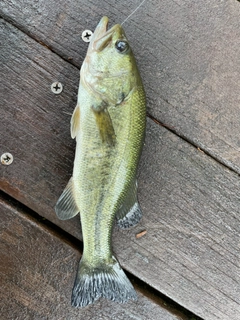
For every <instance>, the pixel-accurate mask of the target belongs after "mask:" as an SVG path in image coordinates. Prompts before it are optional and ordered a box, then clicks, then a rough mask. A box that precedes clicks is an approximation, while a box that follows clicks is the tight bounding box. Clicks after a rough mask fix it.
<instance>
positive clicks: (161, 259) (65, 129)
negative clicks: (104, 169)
mask: <svg viewBox="0 0 240 320" xmlns="http://www.w3.org/2000/svg"><path fill="white" fill-rule="evenodd" d="M2 30H3V35H4V37H5V39H6V40H5V46H4V50H2V52H1V54H2V55H3V59H4V62H5V64H4V67H5V86H4V90H5V95H4V97H5V102H6V104H5V105H4V108H3V119H4V122H3V123H4V128H6V130H3V136H2V143H3V145H2V146H1V153H2V152H3V151H10V152H12V154H13V155H14V162H13V163H12V164H11V165H10V166H8V167H3V166H2V167H1V171H2V172H3V174H2V177H1V189H2V190H4V191H5V192H7V193H8V194H10V195H12V196H13V197H15V198H16V199H18V200H20V201H21V202H23V203H24V204H26V205H27V206H29V207H30V208H32V209H33V210H35V211H36V212H38V213H39V214H40V215H42V216H43V217H46V218H47V219H49V220H50V221H52V222H54V223H55V224H57V225H58V226H60V227H61V228H63V229H64V230H66V231H67V232H69V233H71V234H72V235H74V236H75V237H81V236H80V226H79V218H78V217H77V218H76V219H72V220H70V221H65V222H62V221H59V220H58V219H56V217H55V213H54V211H53V206H54V204H55V202H56V200H57V198H58V196H59V195H60V194H61V191H62V189H63V188H64V186H65V185H66V183H67V181H68V179H69V177H70V176H71V171H72V160H73V153H74V151H73V149H74V143H73V142H72V141H71V139H70V135H69V118H70V117H69V116H68V115H66V114H64V113H63V112H69V111H70V112H71V111H72V110H73V108H74V102H73V100H72V99H73V98H70V97H69V96H70V93H69V91H70V90H72V91H73V92H75V90H76V89H77V88H76V85H73V83H74V81H76V78H77V77H78V75H77V73H78V72H77V70H76V68H74V67H73V66H71V65H69V63H67V62H65V61H63V60H61V59H60V58H59V57H58V56H57V55H55V54H54V53H52V52H49V50H48V49H47V48H45V47H43V46H41V45H40V44H38V43H36V42H35V41H34V40H32V39H29V37H27V36H26V35H25V34H23V33H22V32H20V31H19V30H16V29H15V28H14V27H12V26H11V25H9V24H5V23H3V28H2ZM16 73H18V77H16ZM53 78H54V80H56V79H57V80H58V79H59V78H60V79H61V82H62V83H64V84H66V87H65V88H66V89H65V90H64V91H63V93H62V94H61V95H60V96H55V95H52V94H51V92H50V91H49V84H51V82H52V81H53ZM67 86H69V87H68V88H67ZM9 88H11V90H10V89H9ZM39 88H41V89H39ZM75 98H76V97H75ZM69 101H70V102H69ZM42 108H44V110H42ZM29 146H31V147H29ZM140 173H141V174H140V179H139V197H140V201H141V204H142V207H143V211H144V218H143V220H142V221H141V223H140V224H139V225H138V226H137V227H136V228H133V229H131V230H128V231H120V230H117V229H116V230H115V233H114V238H113V239H114V241H113V247H114V250H115V252H116V254H117V257H118V258H119V260H120V262H121V265H122V266H123V267H124V268H125V269H127V270H128V271H130V272H131V273H132V274H134V275H135V276H137V277H138V278H140V279H143V280H144V281H145V282H146V283H148V284H149V285H151V286H152V287H154V288H156V289H157V290H158V291H159V292H162V293H164V294H165V295H167V296H168V297H170V298H171V299H173V300H174V301H176V302H178V303H179V304H181V305H183V306H184V307H185V308H186V309H189V310H191V311H192V312H194V313H197V314H198V315H199V316H201V317H203V318H205V319H228V318H229V319H238V315H239V294H240V285H239V283H240V279H239V278H240V268H239V236H238V234H239V231H240V224H239V215H238V214H239V207H240V206H239V205H240V201H239V200H240V199H239V194H238V193H237V192H236V190H239V187H240V181H239V176H238V175H237V174H236V173H234V172H232V171H230V170H228V169H226V168H225V167H224V166H222V165H220V164H219V163H217V162H215V161H214V160H213V159H211V158H210V157H208V156H207V155H206V154H204V153H203V152H201V151H200V150H198V149H196V148H193V147H192V146H191V145H189V144H188V143H186V142H185V141H183V140H182V139H180V138H179V137H177V136H176V135H174V134H172V133H171V132H169V131H167V130H166V129H165V128H163V127H161V126H159V125H157V124H155V123H153V122H152V121H148V130H147V138H146V145H145V149H144V152H143V156H142V161H141V167H140ZM143 230H147V233H146V234H145V236H143V237H141V238H139V239H136V238H135V235H136V234H137V233H139V232H140V231H143Z"/></svg>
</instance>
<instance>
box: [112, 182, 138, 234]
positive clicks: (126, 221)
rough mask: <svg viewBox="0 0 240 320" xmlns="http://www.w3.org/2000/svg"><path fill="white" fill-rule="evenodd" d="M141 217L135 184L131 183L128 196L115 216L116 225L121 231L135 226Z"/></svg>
mask: <svg viewBox="0 0 240 320" xmlns="http://www.w3.org/2000/svg"><path fill="white" fill-rule="evenodd" d="M141 217H142V210H141V208H140V205H139V203H138V200H137V182H136V181H133V183H132V185H131V187H130V188H129V191H128V194H127V196H126V198H125V200H124V202H123V204H122V206H121V207H120V209H119V210H118V212H117V214H116V218H117V220H118V221H117V224H118V226H119V227H120V228H121V229H127V228H130V227H133V226H135V225H136V224H137V223H138V222H139V221H140V219H141Z"/></svg>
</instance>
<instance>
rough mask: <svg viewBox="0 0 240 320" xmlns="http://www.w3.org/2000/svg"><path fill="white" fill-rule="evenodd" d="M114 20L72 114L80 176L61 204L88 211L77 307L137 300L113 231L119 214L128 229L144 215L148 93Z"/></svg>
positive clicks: (92, 54)
mask: <svg viewBox="0 0 240 320" xmlns="http://www.w3.org/2000/svg"><path fill="white" fill-rule="evenodd" d="M107 25H108V18H107V17H103V18H102V19H101V20H100V22H99V24H98V26H97V27H96V30H95V32H94V34H93V37H92V39H91V42H90V44H89V48H88V52H87V55H86V58H85V60H84V62H83V65H82V68H81V71H80V86H79V92H78V103H77V106H76V108H75V110H74V112H73V115H72V119H71V136H72V138H76V142H77V145H76V155H75V160H74V168H73V175H72V178H71V179H70V181H69V183H68V185H67V187H66V188H65V190H64V191H63V193H62V195H61V196H60V198H59V200H58V202H57V204H56V207H55V211H56V214H57V216H58V217H59V218H60V219H62V220H66V219H69V218H72V217H73V216H75V215H76V214H77V213H78V212H80V217H81V225H82V233H83V242H84V250H83V256H82V259H81V261H80V263H79V270H78V273H77V277H76V280H75V284H74V288H73V293H72V305H73V306H76V307H83V306H86V305H88V304H90V303H93V302H94V301H95V300H97V299H99V298H100V297H105V298H107V299H110V300H114V301H117V302H126V301H128V300H129V299H136V292H135V290H134V288H133V286H132V284H131V283H130V281H129V280H128V279H127V277H126V275H125V274H124V272H123V270H122V269H121V267H120V266H119V264H118V262H117V260H116V258H115V257H114V256H113V252H112V247H111V235H112V229H113V225H114V221H115V219H117V222H118V225H119V227H121V228H128V227H131V226H134V225H135V224H136V223H138V221H139V220H140V218H141V215H142V213H141V209H140V206H139V204H138V201H137V182H136V176H137V166H138V162H139V158H140V154H141V150H142V146H143V141H144V135H145V123H146V107H145V94H144V89H143V86H142V81H141V78H140V75H139V73H138V70H137V66H136V62H135V59H134V56H133V53H132V51H131V48H130V47H129V44H128V41H127V39H126V36H125V33H124V31H123V29H122V27H121V26H120V25H115V26H113V27H112V28H111V29H110V30H108V31H107Z"/></svg>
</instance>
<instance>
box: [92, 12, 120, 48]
mask: <svg viewBox="0 0 240 320" xmlns="http://www.w3.org/2000/svg"><path fill="white" fill-rule="evenodd" d="M108 21H109V19H108V17H106V16H104V17H102V19H101V20H100V21H99V23H98V25H97V27H96V29H95V31H94V34H93V36H92V39H91V42H90V46H89V49H90V50H91V51H98V52H99V51H102V50H103V49H104V48H105V47H106V46H107V45H108V44H109V42H110V41H111V40H112V38H113V36H114V37H116V38H118V39H120V38H125V36H124V32H123V29H122V27H121V25H120V24H115V25H114V26H113V27H112V28H111V29H109V30H107V29H108Z"/></svg>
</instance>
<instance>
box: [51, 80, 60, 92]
mask: <svg viewBox="0 0 240 320" xmlns="http://www.w3.org/2000/svg"><path fill="white" fill-rule="evenodd" d="M51 90H52V92H53V93H55V94H59V93H61V92H62V91H63V85H62V84H61V82H53V83H52V84H51Z"/></svg>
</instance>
